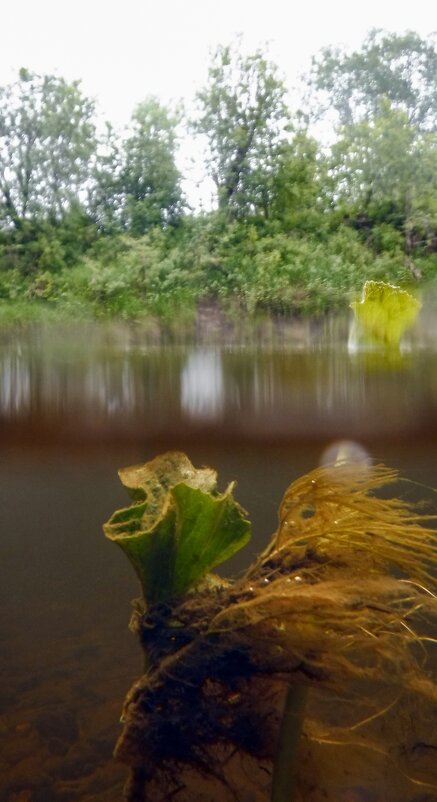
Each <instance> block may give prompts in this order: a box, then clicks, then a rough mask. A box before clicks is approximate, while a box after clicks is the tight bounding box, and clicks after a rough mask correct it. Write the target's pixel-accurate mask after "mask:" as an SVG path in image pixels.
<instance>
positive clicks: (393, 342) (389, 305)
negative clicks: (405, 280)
mask: <svg viewBox="0 0 437 802" xmlns="http://www.w3.org/2000/svg"><path fill="white" fill-rule="evenodd" d="M351 307H352V309H353V310H354V312H355V315H356V317H357V320H358V322H359V323H360V325H361V327H362V329H363V332H364V334H365V335H366V336H367V337H369V338H370V340H373V341H374V342H378V343H382V344H384V345H389V346H397V345H399V342H400V339H401V337H402V335H403V333H404V332H405V331H406V329H408V328H409V327H410V326H412V325H413V323H414V321H415V320H416V317H417V314H418V312H419V309H420V301H418V300H417V298H414V297H413V296H412V295H410V293H409V292H407V291H406V290H402V289H401V288H400V287H396V286H394V285H393V284H387V283H386V282H384V281H366V283H365V285H364V289H363V296H362V299H361V301H355V302H354V303H352V304H351Z"/></svg>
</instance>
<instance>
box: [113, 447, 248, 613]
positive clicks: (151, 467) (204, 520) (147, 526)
mask: <svg viewBox="0 0 437 802" xmlns="http://www.w3.org/2000/svg"><path fill="white" fill-rule="evenodd" d="M119 473H120V478H121V480H122V482H123V484H124V485H125V487H126V488H127V489H128V491H129V493H130V494H131V496H132V497H133V498H134V499H135V500H136V503H134V504H132V505H131V506H130V507H127V508H125V509H122V510H117V511H116V512H115V513H114V514H113V515H112V517H111V519H110V520H109V521H108V523H106V524H105V525H104V532H105V534H106V536H107V537H108V538H110V540H113V541H114V542H115V543H117V544H118V545H119V546H120V547H121V548H122V549H123V551H124V552H125V553H126V554H127V556H128V558H129V560H130V561H131V563H132V564H133V566H134V569H135V571H136V573H137V575H138V577H139V580H140V582H141V585H142V589H143V595H144V598H145V600H146V601H147V602H148V603H149V604H154V603H156V602H159V601H166V600H168V599H171V598H175V597H177V596H179V595H181V594H183V593H185V592H186V591H187V590H189V589H190V587H192V586H193V585H195V584H196V583H197V582H199V580H200V579H202V577H203V576H204V575H205V574H206V573H208V571H210V570H211V569H212V568H214V567H215V566H216V565H219V564H220V563H222V562H223V561H224V560H227V559H228V558H229V557H231V556H232V555H233V554H235V553H236V552H237V551H239V549H240V548H242V546H244V545H245V543H247V541H248V540H249V537H250V529H251V526H250V522H249V521H248V520H247V519H246V517H245V512H244V510H243V509H242V508H241V507H240V505H239V504H238V503H237V502H236V501H235V499H234V498H233V495H232V492H233V489H234V483H231V484H230V485H229V486H228V488H227V489H226V491H225V492H224V493H219V492H218V491H217V486H216V482H217V475H216V473H215V471H213V470H210V469H209V468H202V469H196V468H194V467H193V465H192V464H191V462H190V460H189V459H188V457H186V455H185V454H182V453H179V452H177V451H172V452H168V453H167V454H163V455H162V456H161V457H157V458H156V459H154V460H152V461H151V462H148V463H146V464H145V465H139V466H134V467H132V468H124V469H122V470H121V471H120V472H119Z"/></svg>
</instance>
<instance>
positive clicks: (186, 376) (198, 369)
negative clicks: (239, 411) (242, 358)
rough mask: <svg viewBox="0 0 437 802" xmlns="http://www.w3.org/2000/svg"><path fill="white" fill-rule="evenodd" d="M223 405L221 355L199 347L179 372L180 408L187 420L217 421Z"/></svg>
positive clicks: (223, 381)
mask: <svg viewBox="0 0 437 802" xmlns="http://www.w3.org/2000/svg"><path fill="white" fill-rule="evenodd" d="M224 405H225V380H224V374H223V363H222V358H221V354H220V352H219V351H217V350H215V349H214V350H212V349H210V350H206V349H205V348H201V349H200V350H199V351H194V352H193V353H191V354H188V356H187V358H186V360H185V363H184V365H183V368H182V372H181V406H182V411H183V412H184V413H186V414H187V415H188V416H189V417H190V418H195V419H198V420H217V419H219V418H220V417H221V413H222V411H223V408H224Z"/></svg>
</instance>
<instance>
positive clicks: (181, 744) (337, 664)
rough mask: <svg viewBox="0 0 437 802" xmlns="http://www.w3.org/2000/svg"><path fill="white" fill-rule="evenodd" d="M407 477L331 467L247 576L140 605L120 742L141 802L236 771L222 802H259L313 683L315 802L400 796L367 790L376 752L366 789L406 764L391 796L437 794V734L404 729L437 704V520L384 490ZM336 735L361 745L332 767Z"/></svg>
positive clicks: (298, 498)
mask: <svg viewBox="0 0 437 802" xmlns="http://www.w3.org/2000/svg"><path fill="white" fill-rule="evenodd" d="M179 456H180V457H181V459H182V458H183V459H184V460H186V457H185V456H184V455H178V454H177V452H173V453H172V460H173V462H174V461H177V460H178V459H179ZM168 458H169V455H164V458H163V459H167V460H168ZM154 462H155V463H156V461H154ZM397 478H398V476H397V473H396V471H393V470H390V469H388V468H386V467H384V466H382V465H379V466H374V467H372V466H368V469H367V470H366V471H354V470H352V469H351V466H350V465H349V464H347V463H338V464H336V465H335V466H332V465H331V466H324V467H321V468H318V469H317V470H315V471H313V472H311V473H309V474H307V475H306V476H304V477H302V478H301V479H299V480H297V481H296V482H294V483H293V484H292V485H291V486H290V487H289V488H288V490H287V491H286V493H285V496H284V498H283V501H282V503H281V506H280V510H279V525H278V529H277V531H276V532H275V534H274V535H273V537H272V540H271V542H270V544H269V545H268V547H267V548H266V550H265V552H264V553H263V554H261V555H260V556H259V557H258V559H257V560H256V561H255V563H254V564H253V565H252V566H251V567H250V568H249V569H248V570H247V572H246V573H245V574H244V576H242V577H241V578H239V579H236V580H235V581H233V582H227V581H224V580H221V579H219V578H218V577H216V578H213V577H212V575H210V574H208V575H206V577H205V578H204V579H203V580H202V581H201V582H200V583H199V584H198V585H197V586H195V587H192V588H191V589H189V590H188V591H187V592H186V593H184V594H183V595H179V596H177V597H174V598H166V599H165V601H158V602H157V603H154V604H150V602H149V601H148V599H147V593H145V594H144V596H145V598H143V599H141V600H137V602H136V604H135V609H134V613H133V617H132V622H131V627H132V629H133V630H134V631H135V632H136V633H137V635H138V637H139V639H140V642H141V644H142V647H143V649H144V652H145V656H146V671H145V673H144V674H143V676H142V677H140V679H139V680H138V681H137V682H136V683H135V684H134V685H133V687H132V688H131V690H130V691H129V693H128V695H127V698H126V701H125V705H124V709H123V716H122V721H123V732H122V734H121V736H120V739H119V741H118V744H117V747H116V756H117V758H118V759H119V760H121V761H123V762H124V763H126V764H127V765H128V766H130V767H131V778H130V781H129V783H128V786H127V789H126V800H128V801H129V802H139V801H140V800H145V799H147V800H148V799H150V800H153V801H154V802H156V801H157V800H158V799H159V800H160V799H162V800H164V799H165V800H168V799H171V798H173V796H177V799H178V800H179V799H180V800H182V799H187V800H188V799H191V800H194V799H196V796H195V794H194V792H193V790H191V791H190V792H188V791H187V790H186V789H187V788H189V787H190V786H189V784H190V777H191V778H192V776H193V774H195V775H197V776H199V777H202V778H208V777H209V778H213V779H214V780H215V781H216V783H217V781H220V785H221V787H222V789H223V797H220V796H217V794H216V793H215V794H214V798H216V799H219V798H223V799H234V798H235V799H239V800H243V799H244V796H243V789H246V790H247V788H248V776H247V774H246V778H245V779H244V781H242V780H241V776H240V779H239V775H238V773H239V772H241V771H243V770H244V761H245V760H249V761H253V762H252V763H251V766H252V768H251V769H250V771H253V772H255V775H254V776H257V775H256V772H257V771H258V775H259V772H260V767H261V770H262V771H264V774H263V776H264V778H267V780H264V785H265V786H266V790H265V791H263V792H259V795H258V796H255V793H256V792H255V791H254V796H252V797H251V798H253V799H255V798H256V799H259V800H261V799H264V800H265V799H267V798H268V796H266V794H268V793H269V790H268V788H269V780H268V777H269V775H268V774H267V773H266V772H269V771H271V767H272V764H273V761H274V758H275V751H276V744H277V737H278V735H277V734H278V727H279V721H280V714H281V704H282V699H283V694H284V690H285V688H286V687H288V686H289V685H290V684H291V685H296V687H298V686H306V687H308V688H309V689H310V690H311V689H313V691H311V693H310V702H309V706H308V715H307V718H306V721H305V725H304V733H305V737H304V738H303V739H302V744H301V752H302V754H301V760H300V761H299V763H300V769H301V770H300V774H299V776H298V778H297V779H298V788H300V792H301V793H302V794H303V796H302V798H303V799H305V802H308V801H311V802H316V801H317V802H318V800H322V799H323V800H332V801H333V802H334V800H335V802H339V800H341V799H344V800H352V799H354V800H360V799H363V800H364V799H372V800H375V802H376V800H380V799H381V800H382V799H385V798H387V797H386V796H385V794H386V786H385V785H384V790H383V793H382V795H381V796H379V795H378V794H379V792H378V791H376V790H375V795H373V796H372V794H371V795H370V796H362V795H360V793H361V791H360V787H361V786H360V771H362V770H363V765H364V764H363V760H364V761H366V763H365V765H368V767H371V766H372V765H377V766H378V767H379V769H378V771H379V773H378V771H376V770H375V771H374V770H373V769H371V768H368V770H366V773H365V774H363V776H362V777H361V782H362V786H363V788H364V786H365V787H366V788H367V784H368V783H370V785H371V786H372V787H373V779H372V778H373V777H375V782H379V783H380V784H381V783H382V777H383V775H384V773H385V774H387V770H388V769H387V766H390V767H391V768H390V772H391V774H390V777H391V779H387V777H385V779H384V782H385V783H388V786H387V787H388V788H390V789H391V790H390V793H394V796H393V797H391V798H396V800H397V802H403V800H405V801H407V800H408V801H410V800H413V799H417V800H419V798H420V799H423V800H425V799H427V800H432V799H434V800H435V799H437V772H434V774H433V771H432V770H431V769H430V768H429V766H428V763H429V762H430V761H429V760H428V758H429V754H430V750H433V749H437V743H435V742H434V743H433V742H432V741H430V740H429V739H428V740H426V738H425V736H424V735H423V734H420V733H419V725H418V724H417V722H416V724H417V726H416V727H415V728H412V727H411V722H410V726H409V728H408V727H406V726H404V725H403V723H402V722H403V719H404V718H405V717H407V718H408V716H409V715H413V713H412V711H413V710H414V709H415V706H418V705H420V704H423V703H424V704H426V705H429V704H430V702H431V703H432V705H435V704H436V702H437V684H436V683H435V681H434V679H433V677H432V676H431V673H430V666H429V664H428V662H427V660H428V658H427V646H428V645H432V644H434V643H435V642H436V641H435V639H434V638H433V636H432V634H431V633H432V631H433V623H432V622H434V631H435V620H436V613H437V604H436V597H435V595H434V590H433V588H434V587H435V584H436V580H435V578H434V576H433V566H434V565H435V564H436V560H437V533H436V532H435V531H434V529H433V528H432V522H433V517H432V516H427V515H423V514H419V513H418V511H417V510H416V509H415V508H414V507H413V506H412V505H409V504H408V503H406V502H404V501H402V500H400V499H399V498H387V497H386V494H385V495H382V494H381V493H380V492H379V491H380V489H381V488H385V486H387V485H390V484H393V483H394V482H395V481H396V480H397ZM169 492H171V491H169ZM214 492H216V491H214ZM144 496H145V498H144ZM143 501H144V502H145V504H146V505H147V503H148V498H147V492H145V493H144V494H143ZM115 515H116V516H117V515H118V516H119V518H120V515H121V514H120V513H116V514H115ZM111 521H112V523H110V524H109V526H113V521H114V516H113V518H112V519H111ZM107 526H108V525H107ZM107 531H108V529H107ZM178 531H179V530H178ZM109 533H110V535H111V537H113V529H109ZM229 534H230V533H229V531H228V532H227V535H226V539H227V542H229V541H230V537H229ZM149 536H150V537H154V535H153V534H150V535H149ZM216 536H217V538H219V537H220V534H219V533H218V532H217V533H216ZM113 539H114V538H113ZM176 541H177V537H176ZM172 548H173V547H172ZM193 559H194V557H193ZM327 692H328V693H327ZM340 698H341V699H342V701H341V703H340V702H339V699H340ZM430 709H432V707H430ZM428 718H429V712H428ZM435 718H437V717H435ZM422 720H423V719H422ZM430 731H431V732H432V729H431V730H430ZM413 732H414V733H415V736H417V738H418V739H420V738H422V741H417V740H415V737H414V735H412V733H413ZM351 733H353V738H352V737H351ZM322 744H323V745H324V747H325V751H326V750H327V751H328V752H329V751H330V750H332V748H333V744H336V748H337V750H340V752H341V750H342V749H343V750H345V762H342V760H341V759H339V758H338V757H337V759H336V760H335V761H332V759H331V760H328V761H327V762H326V758H325V760H324V759H323V749H322ZM418 750H419V751H418ZM401 751H402V760H401V759H400V758H401ZM419 753H420V756H419ZM424 754H426V756H427V759H426V760H424ZM363 755H364V757H363ZM382 756H383V757H382ZM427 761H428V762H427ZM397 763H399V766H401V768H402V772H403V776H402V783H399V776H400V772H399V770H396V769H395V766H396V764H397ZM419 764H420V765H419ZM345 766H347V767H348V768H347V770H345ZM405 772H407V773H408V772H410V773H411V777H410V779H408V778H407V777H406V774H405ZM363 777H364V779H363ZM376 778H378V779H376ZM261 780H262V777H259V782H261ZM239 782H240V783H241V785H240V787H238V783H239ZM390 783H391V785H390ZM434 784H435V786H436V787H434ZM259 787H261V786H259ZM381 787H382V786H381ZM393 789H395V791H393ZM414 789H418V790H420V793H422V796H415V795H414V793H415V792H414ZM207 793H211V791H209V792H207ZM298 793H299V792H298ZM372 793H373V792H372ZM184 794H188V795H185V796H184ZM342 794H343V795H342ZM354 794H355V795H354ZM426 794H428V796H427V795H426ZM197 798H198V799H199V800H200V799H204V800H206V799H210V798H212V796H206V795H204V796H202V795H201V796H198V797H197ZM247 798H248V799H249V796H248V797H247Z"/></svg>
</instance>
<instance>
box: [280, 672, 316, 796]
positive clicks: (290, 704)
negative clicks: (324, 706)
mask: <svg viewBox="0 0 437 802" xmlns="http://www.w3.org/2000/svg"><path fill="white" fill-rule="evenodd" d="M307 696H308V691H307V689H306V688H304V687H302V686H300V685H289V686H288V689H287V693H286V696H285V702H284V710H283V713H282V720H281V725H280V728H279V737H278V749H277V752H276V759H275V762H274V765H273V778H272V796H271V802H294V787H295V780H296V760H297V753H298V748H299V741H300V735H301V731H302V723H303V720H304V715H305V706H306V700H307Z"/></svg>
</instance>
